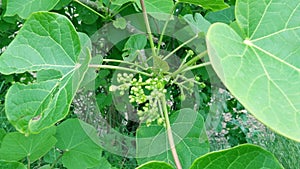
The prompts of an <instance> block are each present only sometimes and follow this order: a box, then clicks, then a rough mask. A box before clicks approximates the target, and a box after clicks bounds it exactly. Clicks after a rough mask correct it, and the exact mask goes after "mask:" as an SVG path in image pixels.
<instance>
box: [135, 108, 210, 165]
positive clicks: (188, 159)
mask: <svg viewBox="0 0 300 169" xmlns="http://www.w3.org/2000/svg"><path fill="white" fill-rule="evenodd" d="M170 122H171V127H172V133H173V137H174V142H175V146H176V149H177V153H178V156H179V159H180V161H181V162H182V167H183V168H188V167H189V166H190V165H191V164H192V162H193V161H194V160H195V159H196V158H197V157H199V156H200V155H203V154H205V153H207V152H208V151H209V143H208V140H207V136H206V133H205V128H204V122H203V119H202V117H201V115H199V114H198V113H197V112H195V111H193V110H191V109H182V110H180V111H177V112H175V113H174V114H172V115H171V117H170ZM137 157H138V158H139V159H138V162H139V164H143V163H145V162H147V161H149V160H158V161H165V162H168V163H171V164H174V162H173V161H174V160H173V156H172V153H171V151H170V146H169V143H168V139H167V135H166V131H165V128H164V127H163V126H159V125H154V124H153V125H151V126H149V127H147V126H141V127H140V128H139V129H138V131H137ZM174 166H175V165H174Z"/></svg>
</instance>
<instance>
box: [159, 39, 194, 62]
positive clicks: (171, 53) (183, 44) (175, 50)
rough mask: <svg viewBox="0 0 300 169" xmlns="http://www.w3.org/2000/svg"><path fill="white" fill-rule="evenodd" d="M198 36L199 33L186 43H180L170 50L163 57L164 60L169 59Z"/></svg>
mask: <svg viewBox="0 0 300 169" xmlns="http://www.w3.org/2000/svg"><path fill="white" fill-rule="evenodd" d="M196 38H198V34H197V35H196V36H194V37H192V38H191V39H189V40H187V41H185V42H184V43H182V44H181V45H179V46H178V47H177V48H175V49H174V50H172V52H170V53H169V54H168V55H167V56H165V57H164V58H163V60H166V59H168V58H169V57H170V56H172V55H173V54H174V53H175V52H177V51H178V50H179V49H181V48H182V47H183V46H185V45H187V44H188V43H190V42H191V41H193V40H195V39H196Z"/></svg>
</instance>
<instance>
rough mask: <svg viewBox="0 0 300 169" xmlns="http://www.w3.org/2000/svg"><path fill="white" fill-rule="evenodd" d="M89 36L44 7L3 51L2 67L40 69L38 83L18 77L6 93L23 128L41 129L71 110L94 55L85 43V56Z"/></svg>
mask: <svg viewBox="0 0 300 169" xmlns="http://www.w3.org/2000/svg"><path fill="white" fill-rule="evenodd" d="M84 36H86V35H84V34H80V36H79V35H78V34H77V32H76V31H75V28H74V27H73V25H72V24H71V23H70V22H69V20H68V19H67V18H66V17H64V16H62V15H58V14H54V13H48V12H38V13H35V14H33V15H31V17H29V18H28V20H27V21H26V22H25V23H24V26H23V27H22V28H21V30H20V31H19V33H18V35H17V37H16V38H15V39H14V41H13V42H12V43H11V44H10V45H9V46H8V48H7V50H6V51H5V52H4V53H3V54H2V56H1V57H0V73H2V74H12V73H23V72H26V71H30V72H32V71H37V72H38V73H37V76H38V77H37V80H38V81H37V83H33V84H29V85H23V84H19V83H16V84H14V85H13V86H12V87H11V88H10V89H9V90H8V93H7V95H6V102H5V108H6V115H7V118H8V120H9V121H10V122H11V123H12V124H13V125H14V126H15V127H16V129H17V130H18V131H20V132H22V133H26V134H29V133H36V132H39V131H41V130H42V129H44V128H47V127H49V126H51V125H53V124H55V123H56V122H58V121H60V120H61V119H63V118H64V117H65V116H66V115H67V113H68V111H69V106H70V104H71V102H72V99H73V97H74V95H75V93H76V91H77V89H78V87H79V85H80V83H81V81H82V79H83V77H84V75H85V72H86V71H87V68H88V63H89V61H90V55H89V53H88V51H87V49H86V48H85V47H84V48H83V52H81V59H79V57H80V56H79V55H80V51H81V47H80V44H81V42H80V39H86V38H84ZM82 45H83V46H84V44H82ZM82 58H84V59H82ZM47 71H48V73H47ZM47 74H49V75H50V76H48V77H49V79H51V80H49V79H48V80H47V78H45V76H46V75H47Z"/></svg>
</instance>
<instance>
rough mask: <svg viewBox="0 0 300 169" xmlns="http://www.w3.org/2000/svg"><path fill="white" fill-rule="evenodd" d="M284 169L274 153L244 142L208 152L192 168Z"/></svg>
mask: <svg viewBox="0 0 300 169" xmlns="http://www.w3.org/2000/svg"><path fill="white" fill-rule="evenodd" d="M199 168H201V169H216V168H226V169H240V168H243V169H256V168H264V169H283V167H282V166H281V164H280V163H278V161H277V159H276V158H275V157H274V155H273V154H272V153H270V152H268V151H266V150H264V149H262V148H260V147H258V146H255V145H251V144H244V145H240V146H236V147H234V148H231V149H227V150H221V151H217V152H211V153H208V154H206V155H204V156H202V157H200V158H198V159H197V160H195V162H194V163H193V165H192V166H191V168H190V169H199Z"/></svg>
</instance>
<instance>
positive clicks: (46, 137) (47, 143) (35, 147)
mask: <svg viewBox="0 0 300 169" xmlns="http://www.w3.org/2000/svg"><path fill="white" fill-rule="evenodd" d="M55 129H56V128H55V127H51V128H49V129H47V130H44V131H42V132H41V133H39V134H36V135H30V136H28V137H26V136H24V134H21V133H19V132H13V133H8V134H7V135H6V136H5V137H4V139H3V142H2V144H1V148H0V160H7V161H19V160H22V159H24V158H25V157H26V158H28V159H30V162H34V161H36V160H37V159H39V158H41V157H42V156H43V155H45V154H46V153H47V152H48V151H49V150H50V149H51V148H52V147H53V146H54V145H55V143H56V139H55V137H54V136H53V135H54V134H55V131H56V130H55Z"/></svg>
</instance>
